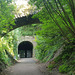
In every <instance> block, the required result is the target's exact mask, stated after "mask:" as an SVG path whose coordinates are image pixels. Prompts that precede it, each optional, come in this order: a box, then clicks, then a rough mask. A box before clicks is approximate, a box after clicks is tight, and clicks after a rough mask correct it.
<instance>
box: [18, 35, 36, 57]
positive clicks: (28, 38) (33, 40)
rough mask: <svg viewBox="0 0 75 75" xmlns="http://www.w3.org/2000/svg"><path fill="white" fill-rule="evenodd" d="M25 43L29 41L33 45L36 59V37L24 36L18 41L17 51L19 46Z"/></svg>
mask: <svg viewBox="0 0 75 75" xmlns="http://www.w3.org/2000/svg"><path fill="white" fill-rule="evenodd" d="M23 41H29V42H31V43H32V44H33V57H34V55H35V47H36V42H35V37H34V36H22V37H21V38H19V39H18V41H17V50H18V46H19V44H20V43H21V42H23Z"/></svg>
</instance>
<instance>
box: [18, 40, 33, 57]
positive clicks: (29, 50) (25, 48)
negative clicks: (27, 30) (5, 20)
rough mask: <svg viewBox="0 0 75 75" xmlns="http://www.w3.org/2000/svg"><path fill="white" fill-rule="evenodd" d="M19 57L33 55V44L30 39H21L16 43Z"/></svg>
mask: <svg viewBox="0 0 75 75" xmlns="http://www.w3.org/2000/svg"><path fill="white" fill-rule="evenodd" d="M18 54H19V55H20V58H31V57H32V56H33V44H32V43H31V42H30V41H22V42H21V43H20V44H19V45H18Z"/></svg>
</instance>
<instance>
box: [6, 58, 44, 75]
mask: <svg viewBox="0 0 75 75" xmlns="http://www.w3.org/2000/svg"><path fill="white" fill-rule="evenodd" d="M7 75H44V74H43V73H42V72H41V71H40V69H39V65H38V64H36V61H35V60H34V59H32V58H25V59H21V60H19V63H17V64H15V65H14V66H12V67H10V68H9V70H8V71H7Z"/></svg>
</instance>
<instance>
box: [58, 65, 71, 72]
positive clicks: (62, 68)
mask: <svg viewBox="0 0 75 75" xmlns="http://www.w3.org/2000/svg"><path fill="white" fill-rule="evenodd" d="M69 69H70V68H69V66H68V65H67V64H63V65H61V66H60V67H59V72H62V73H67V72H69Z"/></svg>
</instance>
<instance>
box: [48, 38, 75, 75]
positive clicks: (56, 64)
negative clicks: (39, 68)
mask: <svg viewBox="0 0 75 75" xmlns="http://www.w3.org/2000/svg"><path fill="white" fill-rule="evenodd" d="M48 68H49V69H50V70H52V69H54V68H57V69H58V70H59V72H61V73H66V74H67V75H75V39H73V40H72V41H71V42H69V43H66V44H65V46H64V49H63V51H62V53H61V54H60V55H59V56H58V57H56V58H55V59H54V60H53V61H52V62H50V64H49V66H48Z"/></svg>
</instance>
